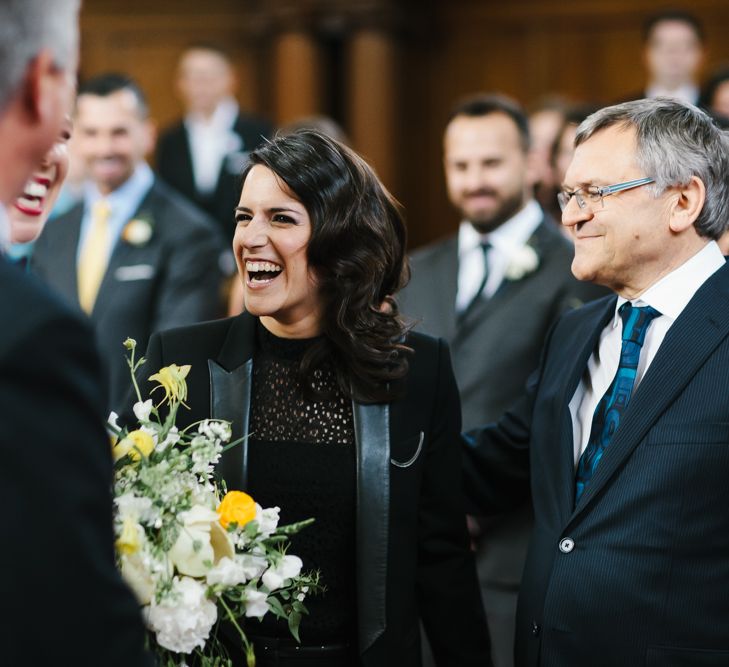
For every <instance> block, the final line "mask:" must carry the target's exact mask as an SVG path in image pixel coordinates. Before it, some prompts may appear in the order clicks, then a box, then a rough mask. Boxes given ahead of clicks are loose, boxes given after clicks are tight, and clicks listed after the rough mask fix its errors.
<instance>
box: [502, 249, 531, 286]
mask: <svg viewBox="0 0 729 667" xmlns="http://www.w3.org/2000/svg"><path fill="white" fill-rule="evenodd" d="M538 266H539V255H537V252H536V250H534V248H532V247H531V246H530V245H523V246H520V247H518V248H514V249H513V250H512V251H511V252H510V253H509V264H508V265H507V267H506V274H505V275H506V278H507V280H521V279H522V278H523V277H524V276H525V275H527V274H529V273H532V272H533V271H536V269H537V267H538Z"/></svg>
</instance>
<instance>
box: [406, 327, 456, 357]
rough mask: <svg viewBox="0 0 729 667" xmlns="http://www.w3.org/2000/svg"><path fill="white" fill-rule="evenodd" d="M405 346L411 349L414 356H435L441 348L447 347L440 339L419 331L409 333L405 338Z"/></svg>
mask: <svg viewBox="0 0 729 667" xmlns="http://www.w3.org/2000/svg"><path fill="white" fill-rule="evenodd" d="M405 345H406V346H407V347H409V348H412V349H413V351H414V352H415V354H416V355H417V354H418V353H419V352H421V353H425V352H430V353H432V354H437V353H438V352H439V350H441V349H442V348H443V347H447V343H446V342H445V341H444V340H443V339H442V338H436V337H435V336H431V335H430V334H425V333H421V332H419V331H409V332H408V333H407V335H406V336H405Z"/></svg>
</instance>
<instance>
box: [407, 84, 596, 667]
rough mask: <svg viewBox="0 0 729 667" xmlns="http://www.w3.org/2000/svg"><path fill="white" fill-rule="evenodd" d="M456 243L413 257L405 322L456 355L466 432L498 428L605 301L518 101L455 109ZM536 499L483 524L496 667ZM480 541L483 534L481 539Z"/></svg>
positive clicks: (481, 558)
mask: <svg viewBox="0 0 729 667" xmlns="http://www.w3.org/2000/svg"><path fill="white" fill-rule="evenodd" d="M443 149H444V156H443V165H444V167H445V177H446V186H447V190H448V196H449V198H450V200H451V203H452V204H453V206H454V207H455V208H456V209H457V210H458V212H459V214H460V216H461V221H462V222H461V225H460V227H459V230H458V233H457V234H456V235H455V236H451V237H450V238H448V239H446V240H444V241H440V242H438V243H435V244H433V245H431V246H429V247H427V248H424V249H422V250H419V251H418V252H416V253H415V254H414V255H413V257H412V264H411V266H412V279H411V281H410V284H409V285H408V286H407V287H406V288H405V289H404V290H403V291H402V293H401V296H400V298H399V302H400V305H401V311H402V313H403V315H404V316H407V317H409V318H412V319H413V320H414V321H415V322H416V323H417V327H418V328H419V329H421V330H422V331H425V332H427V333H430V334H432V335H435V336H439V337H442V338H444V339H445V340H446V341H447V342H448V343H449V345H450V346H451V350H452V355H453V368H454V371H455V375H456V382H457V383H458V388H459V389H460V393H461V400H462V408H463V426H464V429H466V430H467V429H471V428H474V427H476V426H477V425H479V424H483V423H487V422H489V421H490V420H492V419H495V418H496V417H498V416H499V415H500V414H502V413H503V411H504V410H506V409H507V408H508V407H509V406H510V405H511V403H512V402H513V401H514V400H515V399H516V398H517V397H518V396H520V395H521V393H522V391H523V388H524V383H525V382H526V379H527V377H528V376H529V374H530V373H531V372H532V371H533V370H534V369H535V368H536V367H537V364H538V362H539V354H540V351H541V349H542V345H543V344H544V340H545V337H546V336H547V332H548V331H549V329H550V327H551V326H552V324H553V323H554V321H555V320H556V319H557V318H558V317H559V316H560V314H561V313H562V312H563V311H565V310H566V309H568V308H571V307H574V306H578V305H580V304H581V303H582V302H583V301H585V300H588V299H591V298H593V297H594V296H596V295H597V294H602V293H604V292H602V291H601V288H594V287H590V286H585V285H583V284H581V283H579V282H578V281H577V280H575V278H574V277H573V276H572V274H571V272H570V264H571V262H572V256H573V251H572V247H571V246H570V244H569V242H568V241H567V240H565V239H564V237H563V236H562V234H561V233H560V232H559V231H557V227H556V225H555V223H554V222H553V221H552V220H550V219H549V218H548V217H547V216H545V214H544V212H543V211H542V209H541V208H540V206H539V204H538V203H537V202H536V201H535V200H534V198H533V185H534V179H535V172H534V170H533V167H532V165H531V163H530V160H529V125H528V122H527V118H526V116H525V114H524V112H523V111H522V109H521V108H520V107H519V106H518V105H517V104H516V103H515V102H513V101H512V100H510V99H507V98H504V97H501V96H496V95H479V96H476V97H473V98H470V99H467V100H464V101H463V102H461V103H460V104H458V105H457V106H456V107H455V109H454V110H453V112H452V113H451V117H450V120H449V122H448V125H447V126H446V130H445V135H444V138H443ZM531 525H532V520H531V510H530V507H529V503H528V501H525V502H524V503H523V504H522V507H520V508H518V509H517V510H515V511H513V512H510V513H509V514H506V515H502V516H498V517H492V518H490V519H489V520H488V521H482V522H481V523H480V530H481V532H480V534H476V536H475V537H476V543H477V548H478V556H477V566H478V571H479V578H480V580H481V586H482V597H483V601H484V605H485V607H486V613H487V616H488V621H489V627H490V630H491V637H492V647H493V658H494V664H495V665H497V666H508V665H512V664H513V644H514V616H515V612H516V597H517V593H518V590H519V582H520V580H521V571H522V568H523V565H524V559H525V556H526V547H527V542H528V539H529V534H530V530H531ZM474 532H476V531H474Z"/></svg>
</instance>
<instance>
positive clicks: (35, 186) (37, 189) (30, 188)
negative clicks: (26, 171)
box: [23, 181, 48, 198]
mask: <svg viewBox="0 0 729 667" xmlns="http://www.w3.org/2000/svg"><path fill="white" fill-rule="evenodd" d="M47 192H48V188H47V187H46V186H45V185H43V184H42V183H36V182H35V181H30V183H28V184H27V185H26V186H25V192H24V193H23V194H25V195H28V196H30V197H38V198H40V197H45V196H46V194H47Z"/></svg>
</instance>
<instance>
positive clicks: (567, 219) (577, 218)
mask: <svg viewBox="0 0 729 667" xmlns="http://www.w3.org/2000/svg"><path fill="white" fill-rule="evenodd" d="M593 215H594V213H593V211H592V207H591V206H590V205H589V204H588V203H585V206H584V208H580V206H579V204H578V203H577V197H575V196H574V195H573V196H572V197H570V200H569V201H568V202H567V206H565V207H564V209H563V211H562V224H563V225H564V226H565V227H572V226H574V225H577V224H579V223H580V222H585V221H586V220H590V219H591V218H592V216H593Z"/></svg>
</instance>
